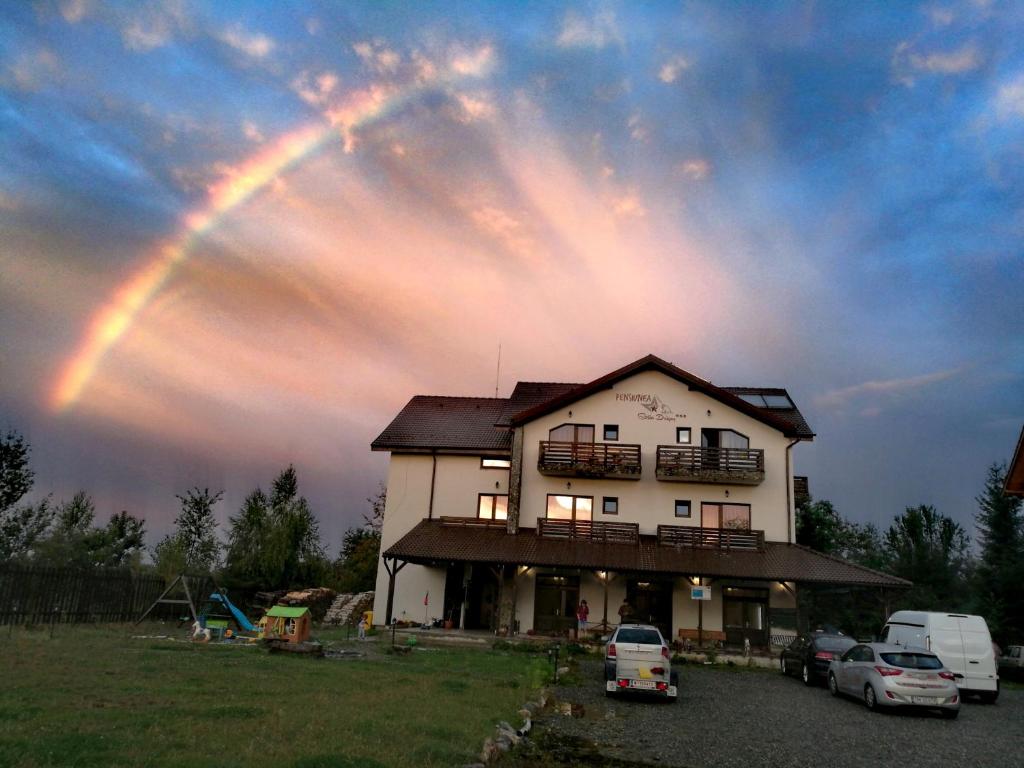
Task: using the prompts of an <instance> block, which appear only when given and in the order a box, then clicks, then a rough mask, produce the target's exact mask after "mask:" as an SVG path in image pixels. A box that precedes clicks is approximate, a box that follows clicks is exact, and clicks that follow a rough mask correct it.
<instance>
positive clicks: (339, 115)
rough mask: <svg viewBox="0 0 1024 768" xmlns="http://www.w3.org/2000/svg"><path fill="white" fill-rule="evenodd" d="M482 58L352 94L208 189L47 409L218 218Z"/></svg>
mask: <svg viewBox="0 0 1024 768" xmlns="http://www.w3.org/2000/svg"><path fill="white" fill-rule="evenodd" d="M490 55H491V50H490V48H489V47H488V48H483V49H480V51H479V52H478V53H477V54H476V58H475V59H462V60H456V61H454V62H453V63H452V70H451V71H450V72H448V73H446V75H445V76H443V77H433V78H428V79H426V80H421V81H419V82H417V83H414V84H413V85H410V86H407V87H405V88H402V89H399V88H395V87H385V86H371V87H370V88H367V89H366V90H361V91H357V92H355V93H353V94H352V95H351V96H350V98H349V99H348V100H347V102H346V103H345V104H344V105H343V106H341V107H339V108H337V109H334V110H329V111H328V112H326V117H327V120H328V124H327V125H324V124H316V125H312V126H307V127H304V128H301V129H298V130H295V131H293V132H291V133H288V134H286V135H284V136H282V137H281V138H279V139H278V140H277V141H276V142H274V144H273V146H271V147H269V148H267V149H265V150H263V151H261V152H259V153H257V154H256V155H255V156H253V157H251V158H250V159H248V160H247V161H245V162H244V163H242V165H241V166H240V167H239V168H238V169H236V170H235V171H234V172H233V173H232V174H231V175H230V176H229V177H228V178H226V179H224V180H223V181H221V182H219V183H218V184H216V185H214V186H213V187H211V189H210V190H209V196H208V198H207V201H206V204H205V205H204V206H203V207H202V208H201V209H198V210H195V211H192V212H190V213H189V214H187V215H186V216H185V217H184V222H183V223H184V225H183V227H182V231H181V232H180V234H179V235H178V236H177V237H176V238H175V239H174V240H172V241H171V242H170V243H169V244H166V245H164V246H162V247H159V248H158V249H157V251H156V253H155V254H154V255H153V256H152V257H151V258H150V259H149V260H148V261H147V263H146V264H144V265H143V266H142V268H141V269H139V270H138V271H137V272H136V273H135V274H133V275H132V276H131V277H130V278H129V279H128V280H127V281H126V282H124V283H123V284H122V285H120V286H119V287H118V288H117V290H115V291H114V293H113V294H112V295H111V297H110V298H109V299H108V301H107V302H106V303H105V304H104V305H103V306H102V307H100V309H99V310H97V312H96V313H95V314H94V316H93V317H92V319H91V320H90V322H89V325H88V327H87V330H86V333H85V334H84V336H83V338H82V341H81V342H80V343H79V345H78V347H77V349H76V350H75V352H74V353H73V354H72V355H71V357H70V358H69V359H68V360H67V361H66V362H65V363H64V365H63V367H62V369H61V371H60V374H59V376H58V377H57V380H56V383H55V385H54V387H53V389H52V391H51V392H50V396H49V403H50V406H51V408H52V409H53V410H54V411H55V412H58V413H60V412H63V411H66V410H68V409H69V408H71V407H72V406H73V405H74V404H75V403H76V402H77V401H78V400H79V398H80V397H81V395H82V393H83V391H84V390H85V388H86V386H87V385H88V384H89V382H90V380H91V379H92V378H93V376H94V375H95V374H96V371H97V369H98V368H99V365H100V363H101V362H102V361H103V358H104V356H105V355H106V354H107V352H109V351H110V349H111V348H112V347H113V346H114V345H115V344H116V343H117V342H118V340H119V339H121V337H122V336H124V334H125V333H126V332H127V331H128V329H130V328H131V327H132V324H133V323H134V322H135V321H136V319H137V318H138V316H139V313H140V312H142V310H143V309H145V307H146V306H147V305H148V304H149V303H150V302H151V301H152V300H153V298H154V297H155V296H156V295H157V294H158V293H159V291H160V289H161V288H162V287H163V286H164V285H166V283H167V281H168V279H169V278H170V277H171V275H172V274H173V273H174V272H175V270H176V269H177V268H178V267H179V266H180V265H181V264H183V263H184V262H185V261H186V260H187V259H188V258H189V256H190V255H191V253H192V252H193V250H194V249H195V247H196V245H197V244H198V243H199V242H200V241H201V240H202V238H203V236H204V235H205V234H206V233H208V232H209V231H210V230H212V229H213V228H214V227H216V226H217V224H218V223H220V222H221V221H222V220H223V219H224V217H225V216H227V215H228V214H229V213H231V212H232V211H234V210H235V209H236V208H238V207H239V206H240V205H242V204H243V203H245V202H246V201H247V200H249V199H250V198H251V197H252V196H253V195H255V194H257V193H258V192H259V191H260V190H262V189H264V188H265V187H266V186H267V185H268V184H270V183H271V182H273V181H274V179H276V178H278V177H279V176H280V175H281V174H282V173H285V172H287V171H288V170H289V169H291V168H293V167H294V166H295V165H297V164H298V163H300V162H301V161H302V160H304V159H306V158H308V157H310V156H311V155H313V154H314V153H315V152H317V151H318V150H319V149H321V148H322V147H324V146H326V145H327V144H329V143H331V142H335V141H342V142H343V146H344V148H345V151H346V152H350V151H351V150H352V148H353V141H354V138H353V131H355V130H357V129H359V128H363V127H365V126H367V125H369V124H370V123H372V122H375V121H377V120H379V119H381V118H383V117H386V116H387V115H389V114H392V113H393V112H394V111H395V110H397V109H398V108H400V107H401V106H402V105H404V104H405V103H407V102H408V101H409V100H410V99H411V98H412V97H414V96H415V95H417V94H418V93H421V92H423V91H424V90H425V89H426V88H427V87H430V86H437V85H438V84H439V83H442V82H445V81H448V82H450V81H453V80H455V79H459V78H461V77H463V76H480V75H481V74H483V73H484V70H485V69H486V66H487V64H488V62H489V59H490Z"/></svg>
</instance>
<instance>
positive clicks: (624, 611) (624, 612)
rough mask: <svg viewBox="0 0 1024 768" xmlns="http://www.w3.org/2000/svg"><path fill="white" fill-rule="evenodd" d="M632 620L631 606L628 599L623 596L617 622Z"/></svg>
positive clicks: (624, 622) (622, 622) (627, 622)
mask: <svg viewBox="0 0 1024 768" xmlns="http://www.w3.org/2000/svg"><path fill="white" fill-rule="evenodd" d="M632 621H633V606H632V605H630V604H629V600H627V599H626V598H623V600H622V605H620V606H619V624H629V623H631V622H632Z"/></svg>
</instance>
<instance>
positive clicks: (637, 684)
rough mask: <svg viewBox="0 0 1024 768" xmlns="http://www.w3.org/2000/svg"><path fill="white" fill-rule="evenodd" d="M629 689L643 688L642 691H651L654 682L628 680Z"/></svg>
mask: <svg viewBox="0 0 1024 768" xmlns="http://www.w3.org/2000/svg"><path fill="white" fill-rule="evenodd" d="M629 687H630V688H643V689H644V690H653V688H654V681H653V680H630V681H629Z"/></svg>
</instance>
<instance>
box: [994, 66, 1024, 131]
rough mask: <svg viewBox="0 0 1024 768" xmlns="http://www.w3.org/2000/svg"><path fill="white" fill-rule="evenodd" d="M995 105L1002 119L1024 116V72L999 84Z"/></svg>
mask: <svg viewBox="0 0 1024 768" xmlns="http://www.w3.org/2000/svg"><path fill="white" fill-rule="evenodd" d="M994 107H995V113H996V117H997V118H999V119H1000V120H1008V119H1010V118H1024V72H1022V73H1021V74H1019V75H1017V76H1016V77H1014V78H1012V79H1011V80H1009V81H1008V82H1005V83H1003V84H1002V85H1001V86H999V90H998V91H996V97H995V103H994Z"/></svg>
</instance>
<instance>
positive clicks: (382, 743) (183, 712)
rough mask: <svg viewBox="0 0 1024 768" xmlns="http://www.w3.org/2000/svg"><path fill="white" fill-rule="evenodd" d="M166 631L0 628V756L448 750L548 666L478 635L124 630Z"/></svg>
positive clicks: (436, 762)
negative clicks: (196, 636)
mask: <svg viewBox="0 0 1024 768" xmlns="http://www.w3.org/2000/svg"><path fill="white" fill-rule="evenodd" d="M165 633H167V634H175V635H176V636H177V637H182V636H183V635H184V633H185V630H175V629H174V628H173V626H171V625H168V626H163V627H154V626H149V627H139V628H136V629H131V628H125V627H93V626H79V627H68V626H62V627H58V628H57V629H56V632H55V633H54V637H53V638H52V639H51V638H50V636H49V632H48V631H46V630H25V629H15V630H14V632H13V634H11V635H8V630H7V628H2V629H0V675H2V678H3V685H2V687H0V765H3V766H57V765H60V766H107V765H140V766H141V765H145V766H172V765H173V766H185V765H188V766H198V765H204V766H205V765H217V766H249V767H251V766H254V765H264V766H302V767H304V768H313V767H314V766H338V767H339V768H354V767H355V766H365V767H366V768H376V767H377V766H410V765H416V766H452V765H459V764H462V763H467V762H473V761H474V760H475V757H476V755H478V754H479V750H480V746H481V743H482V742H483V740H484V738H485V737H487V736H489V735H491V734H492V732H493V728H494V725H495V724H496V723H497V722H498V721H499V720H508V721H509V722H516V712H517V710H518V709H519V707H520V706H521V705H522V704H523V703H524V702H525V701H527V700H528V699H529V698H533V693H534V689H536V688H538V687H539V686H540V685H542V684H543V683H544V682H545V675H546V674H547V673H548V665H547V664H546V660H545V659H542V658H538V657H536V656H531V655H528V654H522V653H510V652H497V651H492V650H489V649H486V650H485V649H462V648H459V649H448V648H443V649H428V648H422V647H421V648H420V649H417V650H416V651H414V652H413V653H412V654H410V655H408V656H396V655H389V654H385V653H382V652H381V649H382V647H383V645H384V644H385V641H384V639H383V638H379V641H371V642H368V643H366V644H357V643H355V642H350V643H345V642H343V641H342V640H337V641H334V643H335V644H336V645H339V646H342V647H346V648H353V649H357V650H365V651H366V652H367V653H366V656H365V657H364V658H359V659H313V658H309V657H303V656H292V655H290V654H278V655H273V656H271V655H269V654H268V653H267V652H265V651H264V650H262V649H260V648H257V647H249V648H246V647H237V646H236V647H225V646H219V645H213V644H211V645H205V646H204V645H192V644H188V643H183V642H171V641H168V640H149V639H147V640H135V639H131V635H132V634H165ZM334 636H335V637H339V638H343V637H344V635H343V634H341V635H337V634H336V635H334ZM328 637H330V635H328Z"/></svg>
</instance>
